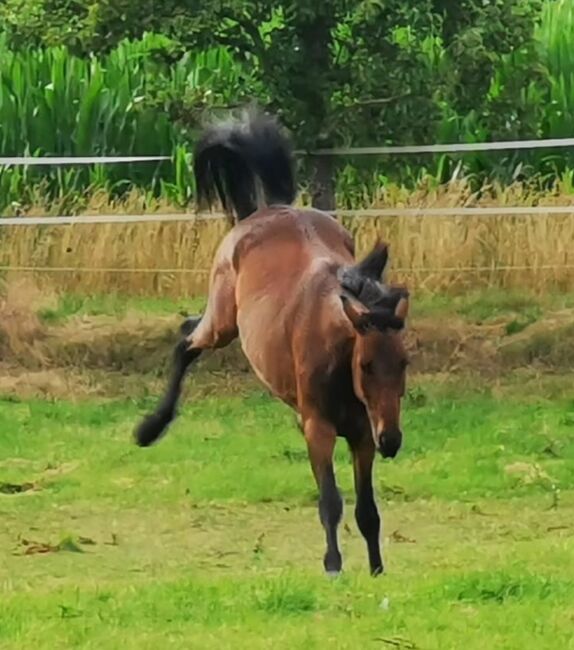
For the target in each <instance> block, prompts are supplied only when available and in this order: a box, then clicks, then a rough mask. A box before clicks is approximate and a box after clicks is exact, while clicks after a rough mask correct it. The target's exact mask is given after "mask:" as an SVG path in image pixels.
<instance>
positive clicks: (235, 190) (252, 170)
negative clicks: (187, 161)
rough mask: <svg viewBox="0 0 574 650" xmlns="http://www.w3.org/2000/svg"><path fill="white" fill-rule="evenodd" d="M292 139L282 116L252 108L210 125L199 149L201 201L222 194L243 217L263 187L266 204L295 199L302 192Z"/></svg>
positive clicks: (208, 203)
mask: <svg viewBox="0 0 574 650" xmlns="http://www.w3.org/2000/svg"><path fill="white" fill-rule="evenodd" d="M294 167H295V165H294V162H293V153H292V149H291V142H290V140H289V138H288V137H287V135H286V134H285V133H284V132H283V130H282V129H281V127H280V126H279V124H278V123H277V121H276V120H275V119H274V118H273V117H271V116H269V115H266V114H263V113H260V112H258V111H253V110H251V111H248V112H246V113H245V114H244V116H243V118H242V119H241V120H238V121H231V122H224V123H221V124H216V125H214V126H211V127H209V128H207V129H206V130H205V131H204V133H203V134H202V136H201V138H200V139H199V142H198V143H197V146H196V149H195V153H194V174H195V183H196V191H197V199H198V204H199V205H200V206H204V207H211V206H212V205H213V203H214V202H215V200H216V198H218V199H219V200H220V202H221V204H222V205H223V208H224V209H225V210H226V211H227V212H228V213H231V214H233V213H234V214H235V218H236V219H237V220H238V221H239V220H241V219H245V218H246V217H248V216H249V215H251V214H253V213H254V212H255V211H256V210H257V208H258V204H259V201H258V197H259V196H260V190H263V196H264V199H265V203H266V204H267V205H273V204H283V205H291V204H292V203H293V202H294V201H295V197H296V195H297V186H296V182H295V172H294Z"/></svg>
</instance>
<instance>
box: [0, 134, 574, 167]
mask: <svg viewBox="0 0 574 650" xmlns="http://www.w3.org/2000/svg"><path fill="white" fill-rule="evenodd" d="M564 147H574V138H547V139H545V140H508V141H502V142H464V143H458V144H457V143H454V144H428V145H404V146H387V147H335V148H333V149H317V150H310V151H306V150H303V149H300V150H297V151H296V152H295V153H297V154H300V155H314V156H363V155H389V154H393V155H394V154H399V155H400V154H417V153H464V152H470V151H510V150H516V151H517V150H519V149H555V148H564ZM170 159H171V157H170V156H14V157H4V158H1V157H0V167H16V166H37V165H42V166H44V165H109V164H116V163H130V162H153V161H160V160H170Z"/></svg>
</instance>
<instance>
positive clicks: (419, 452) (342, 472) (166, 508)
mask: <svg viewBox="0 0 574 650" xmlns="http://www.w3.org/2000/svg"><path fill="white" fill-rule="evenodd" d="M557 381H560V380H557ZM498 395H499V393H498V392H497V391H493V390H490V389H489V388H488V387H478V388H475V389H472V388H469V387H467V388H464V389H460V390H457V391H456V392H455V391H454V390H453V388H452V386H440V385H439V384H437V382H436V381H431V382H428V383H421V384H419V385H418V386H417V387H416V388H413V390H412V392H411V395H410V397H409V398H408V399H407V401H406V404H405V408H404V430H405V434H406V439H405V447H404V449H403V451H402V452H401V454H400V456H399V458H398V459H397V460H396V461H393V462H387V461H384V462H383V461H382V460H378V462H377V468H376V489H377V492H378V495H379V502H380V505H381V508H382V510H383V513H384V522H385V527H384V530H385V550H384V552H385V557H386V563H387V570H388V574H387V575H386V576H385V577H383V578H382V579H377V580H373V579H371V578H370V577H369V576H368V575H367V567H366V553H365V549H364V546H363V541H362V539H361V538H360V536H359V534H358V532H357V530H356V527H355V524H354V522H353V516H352V505H353V501H354V500H353V494H352V482H351V470H350V464H349V461H348V453H347V451H346V449H345V446H344V444H340V445H339V446H338V449H337V471H338V479H339V482H340V484H341V487H342V490H343V493H344V496H345V500H346V510H345V517H344V522H343V525H342V527H341V541H342V547H343V553H344V560H345V573H344V575H343V576H342V577H341V578H340V579H338V580H336V581H328V580H327V579H326V578H324V577H323V576H322V569H321V556H322V552H323V534H322V531H321V529H320V526H319V523H318V518H317V513H316V509H315V503H314V502H315V498H316V495H315V489H314V486H313V483H312V480H311V474H310V469H309V466H308V462H307V459H306V454H305V450H304V444H303V441H302V439H301V436H300V434H299V433H298V430H297V429H296V428H295V427H294V423H293V416H292V414H291V413H290V412H289V411H288V410H287V409H286V408H284V407H283V406H281V405H280V404H279V403H278V402H276V401H274V400H272V399H270V398H269V397H267V396H266V395H264V394H263V393H260V392H254V393H252V394H249V395H248V396H246V397H242V398H240V397H227V396H220V397H217V398H210V399H205V400H203V401H198V402H195V403H193V402H189V403H187V404H186V406H185V408H184V409H183V412H182V416H181V418H180V419H179V420H178V421H177V422H176V423H175V424H174V426H173V429H172V431H171V432H170V434H169V435H168V436H167V437H166V438H165V440H163V441H161V443H160V444H158V445H157V446H156V447H154V448H151V449H148V450H140V449H137V448H135V447H134V446H133V445H132V443H131V439H130V434H131V430H132V428H133V426H134V423H135V422H136V421H137V419H138V418H139V416H140V415H141V414H142V413H143V412H144V411H145V410H146V409H147V408H149V407H150V406H151V405H152V403H153V401H152V400H149V399H148V398H146V399H143V400H134V401H120V400H106V401H97V402H96V401H88V402H83V403H72V402H60V401H39V400H36V401H19V400H17V399H11V400H8V399H5V400H3V401H0V431H2V436H1V437H0V484H1V485H3V486H5V487H6V486H7V485H11V486H18V485H21V486H23V490H24V491H23V492H22V493H21V494H0V516H1V518H2V519H1V520H2V524H3V525H2V526H1V527H0V605H1V606H0V647H1V648H3V649H4V648H6V649H11V648H26V649H27V648H56V647H57V648H106V649H107V648H127V649H130V648H138V649H139V648H150V649H151V648H158V647H162V648H163V647H168V648H272V647H273V648H315V647H317V648H320V647H325V646H326V645H328V646H330V647H334V648H356V647H359V646H362V647H369V648H370V647H372V648H385V647H398V648H425V649H428V648H437V649H438V648H440V649H441V650H442V649H444V648H460V647H462V646H464V647H465V648H468V649H469V650H472V649H474V648H477V649H478V648H481V649H482V648H484V647H493V648H494V647H496V648H517V649H518V648H525V647H528V648H537V649H538V648H548V649H550V648H552V649H553V650H554V649H555V648H561V649H562V648H572V647H574V644H573V641H572V634H571V631H572V602H574V559H573V558H574V554H573V552H572V551H573V549H572V523H571V522H572V515H573V514H574V402H572V401H571V400H570V401H569V400H568V399H564V398H556V397H555V396H554V393H553V396H554V399H552V400H550V399H549V397H550V394H547V393H545V392H544V391H543V390H542V389H540V388H538V389H536V390H534V389H533V388H529V389H528V390H527V389H524V390H522V391H521V390H518V389H517V388H516V386H513V387H512V388H511V389H510V390H508V391H507V392H506V393H505V396H504V398H501V397H498ZM29 488H33V489H29ZM0 491H2V490H0ZM5 491H6V492H10V491H11V490H9V489H6V490H5ZM33 543H34V544H37V545H38V544H44V545H47V547H45V549H46V548H47V549H48V550H51V551H52V552H46V553H31V554H29V555H26V551H27V550H28V551H29V552H31V551H30V549H31V550H32V551H34V550H38V549H39V548H40V547H39V546H36V547H34V546H33Z"/></svg>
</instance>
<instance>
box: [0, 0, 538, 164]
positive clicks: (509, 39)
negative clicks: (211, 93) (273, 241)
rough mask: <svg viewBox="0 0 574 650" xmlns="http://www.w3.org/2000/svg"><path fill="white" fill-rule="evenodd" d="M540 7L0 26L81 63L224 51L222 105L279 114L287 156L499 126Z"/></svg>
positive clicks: (206, 13)
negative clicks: (131, 53)
mask: <svg viewBox="0 0 574 650" xmlns="http://www.w3.org/2000/svg"><path fill="white" fill-rule="evenodd" d="M540 6H541V0H458V1H457V2H453V1H452V0H313V1H312V2H311V1H310V0H277V2H274V3H269V2H263V1H262V0H259V1H257V0H164V1H163V2H161V3H160V2H157V0H139V1H138V2H134V1H133V0H4V4H3V5H2V6H1V7H0V19H1V20H2V22H3V24H4V26H5V29H6V31H7V32H8V35H9V38H10V39H11V42H12V43H13V44H14V45H15V46H22V45H29V44H43V45H54V44H65V45H67V46H68V47H70V48H71V49H72V51H74V52H75V53H82V54H88V53H91V52H102V51H107V50H109V49H110V48H112V47H114V46H115V45H116V44H117V43H118V42H119V41H120V40H121V39H123V38H125V37H133V38H137V37H141V36H142V35H143V34H144V33H146V32H156V33H161V34H163V35H165V36H166V37H167V39H166V40H165V41H164V42H163V44H162V46H161V47H160V48H158V51H157V52H156V54H157V55H158V56H161V57H163V58H164V60H166V61H170V60H172V61H173V60H175V59H177V58H178V57H179V56H181V55H182V54H183V53H184V52H185V51H189V50H197V49H198V48H202V49H204V48H212V47H214V46H225V47H227V48H228V49H229V50H230V51H231V52H232V53H233V54H234V56H235V57H236V59H237V60H238V61H240V62H241V64H242V66H243V70H244V74H243V75H242V76H241V79H240V80H239V84H238V86H237V87H236V88H234V89H233V90H230V89H221V91H222V93H223V94H225V95H226V96H229V95H233V94H234V95H235V96H236V97H237V99H238V100H239V101H242V100H243V99H245V98H247V97H250V96H251V97H253V98H255V99H258V100H259V101H260V102H262V103H264V104H266V105H267V106H268V107H269V108H270V109H272V110H274V111H275V112H277V113H279V114H280V115H281V117H282V119H283V121H284V122H285V123H286V124H287V125H288V126H289V127H290V129H291V130H292V132H293V134H294V136H295V139H296V141H297V144H298V145H299V146H302V147H307V148H315V147H318V146H319V147H320V146H332V145H338V144H345V143H351V142H352V143H353V144H356V145H357V144H364V143H366V142H373V141H376V142H379V143H382V142H384V141H388V142H393V143H413V142H420V143H424V142H428V141H429V140H432V139H433V137H434V136H436V133H437V129H438V132H439V133H440V132H442V133H443V135H444V136H445V137H448V134H449V125H450V124H451V123H454V122H457V120H458V121H460V120H469V121H470V123H472V125H473V128H475V129H477V130H480V129H481V128H482V129H490V130H491V131H494V132H498V133H501V132H503V131H504V129H508V128H513V127H512V124H513V122H512V120H510V121H509V120H508V119H506V120H505V119H504V117H502V118H501V111H497V110H496V107H506V108H508V107H509V106H512V104H513V102H514V103H517V102H515V100H516V99H517V98H518V96H519V94H520V93H521V92H522V88H523V87H524V85H525V83H526V82H527V81H528V80H529V79H531V78H532V76H533V74H534V71H533V61H534V59H533V57H528V56H521V55H520V53H524V52H525V51H528V49H529V48H530V47H531V43H532V34H533V30H534V25H535V19H536V17H537V16H539V13H540V8H541V7H540ZM505 57H506V58H508V57H514V60H515V63H516V66H515V69H514V70H513V74H511V75H506V76H505V75H500V74H498V76H497V71H498V70H499V69H500V66H501V62H502V61H503V60H504V59H505ZM493 83H494V84H495V85H494V89H493ZM216 90H217V89H216ZM172 100H173V101H174V102H175V103H177V98H172ZM180 108H181V107H180ZM184 108H185V107H184ZM179 113H180V115H185V113H186V111H185V110H184V109H181V110H180V111H179ZM441 125H442V126H441ZM441 129H442V130H441ZM324 171H325V173H326V175H328V174H329V173H330V171H329V170H324Z"/></svg>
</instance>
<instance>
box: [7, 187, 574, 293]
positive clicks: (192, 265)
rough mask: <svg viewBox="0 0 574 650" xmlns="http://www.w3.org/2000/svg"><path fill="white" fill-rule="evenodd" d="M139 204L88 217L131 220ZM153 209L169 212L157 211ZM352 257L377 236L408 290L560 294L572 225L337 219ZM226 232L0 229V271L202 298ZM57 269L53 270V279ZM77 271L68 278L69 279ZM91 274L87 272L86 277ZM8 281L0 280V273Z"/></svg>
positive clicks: (567, 280) (467, 199)
mask: <svg viewBox="0 0 574 650" xmlns="http://www.w3.org/2000/svg"><path fill="white" fill-rule="evenodd" d="M141 200H142V198H141V197H138V195H137V194H136V193H135V192H133V193H132V195H131V197H130V199H129V201H127V202H126V201H124V202H123V204H118V203H117V202H116V203H115V204H113V205H111V206H110V205H107V204H106V202H105V197H104V196H103V195H102V196H100V199H99V203H97V204H94V205H92V206H91V210H90V212H91V213H97V212H102V213H103V212H105V213H108V212H110V211H113V210H116V211H119V212H121V213H125V212H138V211H139V209H138V208H139V207H140V203H139V202H140V201H141ZM564 203H569V204H573V205H574V197H573V196H571V195H564V194H561V193H560V192H559V191H557V192H556V193H553V194H549V195H539V194H536V193H533V192H531V191H529V190H528V188H526V187H525V186H524V185H518V184H517V185H516V186H513V187H510V188H501V187H492V188H490V190H488V191H486V190H485V191H484V192H483V193H482V194H481V195H480V196H477V195H476V193H473V192H472V189H471V188H470V186H469V185H468V183H465V182H457V183H451V184H450V185H448V186H443V187H440V188H432V187H431V188H429V187H428V186H425V187H421V188H419V189H418V190H417V191H415V192H413V191H410V190H406V189H404V188H398V187H394V188H391V189H390V190H389V191H388V192H387V194H386V196H385V197H384V204H383V205H384V206H385V207H388V206H389V205H391V206H397V207H409V206H421V205H424V206H427V207H452V206H458V205H467V206H480V205H483V206H493V205H494V206H496V205H526V206H528V205H556V204H558V205H563V204H564ZM153 207H154V209H155V210H161V211H162V212H165V211H168V210H174V209H175V208H174V206H173V205H169V204H162V203H161V202H156V203H155V204H154V206H153ZM344 224H345V226H346V227H347V228H349V230H350V231H351V232H352V233H353V235H354V238H355V241H356V244H357V253H358V255H359V256H360V255H363V254H364V253H365V252H366V251H367V250H368V249H369V247H370V246H371V245H372V244H373V242H374V241H375V239H376V238H377V237H383V238H384V239H385V240H387V241H389V242H390V244H391V247H392V269H391V274H392V277H393V278H394V279H396V280H400V281H406V282H408V283H409V285H410V286H411V287H412V288H413V289H414V290H415V291H437V290H439V291H451V292H461V291H466V290H468V289H469V288H471V287H472V288H475V287H481V286H482V287H486V286H489V287H503V288H518V287H522V288H528V289H531V290H533V289H535V290H538V291H541V292H542V291H548V290H553V291H555V290H569V289H570V288H571V287H572V286H573V283H574V249H573V248H572V246H571V243H572V241H574V217H573V216H559V215H558V216H557V215H547V216H546V215H537V216H532V217H524V216H521V217H508V216H484V217H479V216H472V217H467V216H465V217H460V218H452V217H385V218H364V217H356V218H345V219H344ZM227 230H228V225H227V221H226V220H225V219H209V220H208V219H206V220H199V219H196V218H195V217H194V216H193V215H191V214H190V219H189V221H188V222H177V223H176V222H173V223H145V224H105V225H88V224H81V225H74V226H65V227H62V226H54V227H51V226H15V227H4V228H1V229H0V267H1V268H2V269H6V267H12V268H20V269H31V268H40V269H41V270H40V271H39V272H36V273H32V272H31V271H29V270H26V271H24V270H22V271H21V272H17V273H16V275H26V276H30V275H31V276H33V277H34V279H35V281H36V282H37V283H38V284H40V285H43V286H50V287H52V288H55V289H57V290H60V291H65V292H72V293H81V294H94V293H108V292H119V293H126V294H137V295H161V296H172V297H178V298H180V297H186V296H188V297H193V296H198V295H204V294H205V292H206V290H207V283H208V274H209V270H210V267H211V262H212V259H213V255H214V253H215V250H216V247H217V246H218V244H219V242H220V241H221V239H222V237H223V236H224V235H225V233H226V232H227ZM57 269H61V270H57ZM74 269H77V270H74ZM91 269H92V270H91ZM3 273H4V275H6V274H7V272H6V271H4V272H3Z"/></svg>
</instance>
